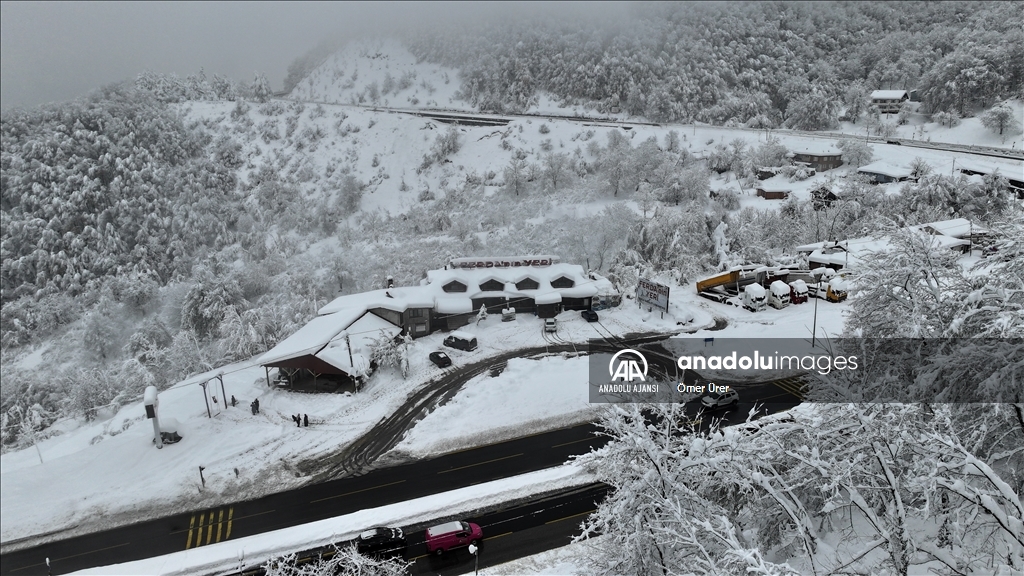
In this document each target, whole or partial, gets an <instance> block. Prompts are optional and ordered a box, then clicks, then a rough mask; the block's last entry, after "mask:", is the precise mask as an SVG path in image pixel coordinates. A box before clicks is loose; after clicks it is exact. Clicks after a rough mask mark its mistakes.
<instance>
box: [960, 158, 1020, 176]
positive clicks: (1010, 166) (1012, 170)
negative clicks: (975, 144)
mask: <svg viewBox="0 0 1024 576" xmlns="http://www.w3.org/2000/svg"><path fill="white" fill-rule="evenodd" d="M954 167H955V168H956V169H957V170H961V171H963V170H969V171H971V172H978V173H980V174H992V173H993V172H996V171H999V175H1000V176H1002V177H1003V178H1009V179H1015V180H1020V179H1021V174H1022V173H1024V164H1022V163H1021V162H1020V161H1019V160H1017V161H1015V160H1010V159H1001V160H994V159H979V158H971V157H967V158H957V159H956V164H954Z"/></svg>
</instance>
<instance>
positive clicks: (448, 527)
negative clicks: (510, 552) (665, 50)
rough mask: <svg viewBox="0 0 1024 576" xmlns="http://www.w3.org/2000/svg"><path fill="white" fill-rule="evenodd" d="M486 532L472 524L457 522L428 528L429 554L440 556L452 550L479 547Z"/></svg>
mask: <svg viewBox="0 0 1024 576" xmlns="http://www.w3.org/2000/svg"><path fill="white" fill-rule="evenodd" d="M483 539H484V531H483V530H481V529H480V526H477V525H476V524H473V523H472V522H464V521H462V520H456V521H454V522H446V523H444V524H439V525H437V526H431V527H430V528H427V541H426V543H427V552H429V553H431V554H437V555H438V556H440V555H441V554H444V553H445V552H446V551H448V550H451V549H452V548H463V547H465V546H469V545H470V544H473V545H479V544H480V541H481V540H483Z"/></svg>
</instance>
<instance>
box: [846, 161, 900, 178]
mask: <svg viewBox="0 0 1024 576" xmlns="http://www.w3.org/2000/svg"><path fill="white" fill-rule="evenodd" d="M857 172H861V173H864V174H882V175H883V176H888V177H890V178H910V177H911V176H913V172H911V170H910V168H907V167H905V166H895V165H893V164H889V163H888V162H883V161H878V162H872V163H871V164H867V165H866V166H861V167H860V168H858V169H857Z"/></svg>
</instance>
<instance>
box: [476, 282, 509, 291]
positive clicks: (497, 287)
mask: <svg viewBox="0 0 1024 576" xmlns="http://www.w3.org/2000/svg"><path fill="white" fill-rule="evenodd" d="M480 289H481V290H483V291H484V292H501V291H502V290H504V289H505V283H504V282H499V281H497V280H488V281H487V282H484V283H483V284H481V285H480Z"/></svg>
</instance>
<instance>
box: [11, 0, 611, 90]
mask: <svg viewBox="0 0 1024 576" xmlns="http://www.w3.org/2000/svg"><path fill="white" fill-rule="evenodd" d="M623 6H624V3H611V4H590V5H589V6H588V5H582V4H571V5H561V6H555V7H553V5H552V4H550V3H541V2H527V3H523V4H515V3H504V4H500V5H496V4H494V3H463V2H439V3H417V2H411V3H407V2H367V3H358V2H325V3H320V2H0V74H2V78H0V100H2V106H3V108H4V109H8V108H10V107H12V106H25V107H33V106H36V105H39V104H42V103H45V102H60V101H66V100H71V99H73V98H76V97H78V96H82V95H84V94H87V93H89V92H91V91H92V90H94V89H96V88H99V87H100V86H103V85H105V84H109V83H111V82H117V81H121V80H125V79H129V78H134V77H135V76H136V75H137V74H138V73H139V72H141V71H143V70H147V69H148V70H153V71H155V72H174V73H176V74H178V75H179V76H182V77H184V76H187V75H188V74H193V73H196V72H198V71H199V69H200V68H201V67H202V68H205V70H206V73H207V76H212V75H213V74H214V73H218V74H221V75H223V76H228V77H230V78H234V79H237V80H245V81H246V82H248V81H251V80H252V77H253V74H254V73H255V72H256V71H260V72H264V73H265V74H266V75H267V78H268V79H269V80H270V83H271V85H272V86H273V88H274V89H275V90H277V89H280V88H281V87H282V84H283V81H284V76H285V73H286V70H287V68H288V64H290V63H291V62H292V61H293V60H295V58H297V57H298V56H300V55H302V54H304V53H305V52H306V51H308V50H309V49H310V48H312V47H313V46H315V45H316V44H317V43H319V42H320V41H321V40H323V39H325V38H327V37H328V36H338V37H342V38H344V37H351V36H353V35H356V34H366V33H370V34H379V33H380V32H382V31H385V30H396V29H397V30H400V29H402V28H403V27H410V26H429V25H432V23H436V22H438V21H440V20H448V19H452V18H459V19H462V18H470V17H472V18H486V19H492V18H499V19H500V18H505V17H508V15H509V14H511V13H521V12H528V11H537V10H548V11H559V10H560V11H561V12H560V13H562V14H570V15H576V14H579V13H581V12H582V13H586V12H587V11H589V12H590V13H591V14H592V13H593V12H594V11H600V12H604V13H606V14H607V13H609V12H616V11H623V10H624V7H623Z"/></svg>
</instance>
